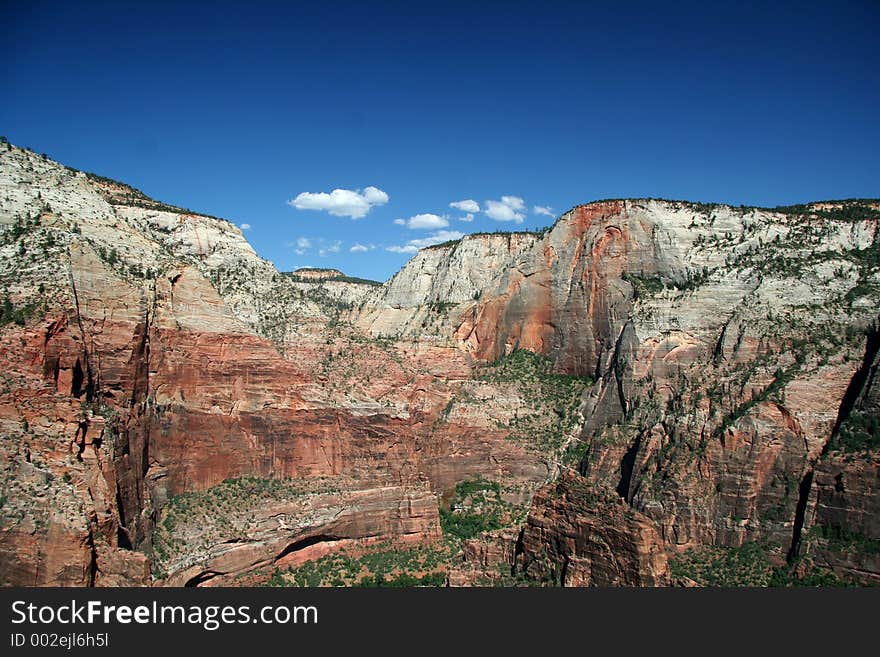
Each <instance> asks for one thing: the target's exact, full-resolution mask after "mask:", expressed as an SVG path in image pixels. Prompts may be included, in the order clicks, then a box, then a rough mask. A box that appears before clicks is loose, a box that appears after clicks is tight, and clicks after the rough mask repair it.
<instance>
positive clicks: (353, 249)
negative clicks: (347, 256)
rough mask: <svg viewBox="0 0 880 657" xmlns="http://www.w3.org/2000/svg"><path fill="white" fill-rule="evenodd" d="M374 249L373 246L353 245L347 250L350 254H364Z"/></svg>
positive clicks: (374, 246)
mask: <svg viewBox="0 0 880 657" xmlns="http://www.w3.org/2000/svg"><path fill="white" fill-rule="evenodd" d="M375 248H376V245H375V244H355V245H354V246H352V247H351V248H350V249H349V251H351V252H352V253H365V252H366V251H372V250H373V249H375Z"/></svg>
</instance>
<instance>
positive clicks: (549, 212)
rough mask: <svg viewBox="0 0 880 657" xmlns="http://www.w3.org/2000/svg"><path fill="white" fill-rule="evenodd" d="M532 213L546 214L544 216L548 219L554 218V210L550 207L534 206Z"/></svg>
mask: <svg viewBox="0 0 880 657" xmlns="http://www.w3.org/2000/svg"><path fill="white" fill-rule="evenodd" d="M532 212H534V213H535V214H544V215H547V216H548V217H552V216H554V215H553V208H551V207H550V206H549V205H535V206H532Z"/></svg>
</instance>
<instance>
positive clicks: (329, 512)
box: [0, 144, 880, 585]
mask: <svg viewBox="0 0 880 657" xmlns="http://www.w3.org/2000/svg"><path fill="white" fill-rule="evenodd" d="M4 149H5V150H4ZM878 217H880V211H878V203H877V202H876V201H864V202H828V203H821V204H811V205H809V206H800V207H795V208H783V209H777V210H775V211H774V210H765V209H758V208H731V207H728V206H720V205H711V206H710V205H699V204H692V203H684V202H671V201H659V200H648V199H643V200H621V201H605V202H597V203H592V204H589V205H586V206H579V207H578V208H575V209H573V210H572V211H570V212H568V213H566V214H565V215H563V216H562V217H560V219H559V220H557V222H556V223H555V224H554V225H553V226H552V227H551V228H549V229H547V230H545V231H543V232H541V233H513V234H496V235H474V236H467V237H465V238H463V239H462V240H460V241H458V242H454V243H450V244H446V245H440V246H437V247H432V248H429V249H424V250H422V251H421V252H419V253H418V254H417V255H416V256H414V258H413V259H412V260H411V261H410V262H409V263H408V264H407V265H406V266H405V267H404V268H403V269H402V270H401V271H400V272H398V274H397V275H395V277H393V278H392V279H391V280H390V281H389V282H387V283H385V284H384V285H374V284H370V283H369V282H362V281H357V280H354V281H352V280H341V279H340V276H339V275H338V274H336V273H333V274H332V275H331V274H328V273H321V274H319V275H318V276H317V280H315V276H310V275H309V273H308V272H306V273H305V275H303V274H298V273H296V272H295V273H294V274H295V275H294V276H289V275H283V274H281V273H279V272H278V271H277V270H276V269H275V268H274V267H273V266H272V264H271V263H268V262H266V261H264V260H262V259H260V258H259V257H258V256H257V255H256V254H255V253H254V251H253V249H252V248H251V247H250V246H249V245H248V244H247V242H246V240H245V239H244V237H243V235H242V234H241V232H240V231H239V230H238V229H237V228H236V227H235V226H234V225H232V224H230V223H229V222H225V221H223V220H220V219H216V218H212V217H207V216H204V215H198V214H196V213H191V212H189V211H186V210H184V209H181V208H175V207H172V206H167V205H165V204H162V203H159V202H156V201H153V200H152V199H149V198H147V197H146V196H144V195H143V194H141V193H140V192H137V191H136V190H134V189H132V188H130V187H127V186H125V185H121V184H119V183H116V182H114V181H109V180H107V179H103V178H99V177H96V176H92V175H90V174H84V173H82V172H77V171H75V170H72V169H69V168H67V167H64V166H62V165H59V164H57V163H55V162H52V161H51V160H48V159H45V158H43V157H41V156H38V155H36V154H34V153H31V152H29V151H26V150H23V149H19V148H16V147H14V146H11V145H8V144H2V145H0V225H2V226H3V228H2V245H0V254H2V258H0V263H2V264H0V285H2V288H3V290H4V297H5V299H7V300H8V301H7V304H6V305H5V306H4V310H3V318H4V325H3V326H2V327H0V351H2V353H3V357H4V362H5V363H7V365H6V368H5V369H4V371H3V373H2V387H0V435H2V445H0V446H2V452H3V463H4V466H3V470H2V481H3V505H2V506H0V516H2V521H3V531H2V535H0V552H2V553H3V557H4V559H3V562H4V563H6V564H10V566H8V567H7V568H5V569H2V571H0V576H2V581H3V582H4V583H6V584H25V585H45V584H56V585H57V584H71V585H118V584H133V583H134V584H150V583H153V584H163V583H164V584H170V585H179V584H185V583H189V584H193V585H203V584H216V583H235V582H238V581H240V578H242V577H248V578H253V577H256V578H257V580H253V581H259V577H260V573H264V576H265V577H268V576H269V575H270V574H271V573H272V572H273V571H275V572H277V570H278V569H279V568H282V567H284V568H287V567H292V566H294V565H296V564H300V563H302V562H303V560H304V559H311V558H317V559H319V560H320V558H322V555H325V554H329V553H331V552H333V551H334V550H337V549H348V548H347V547H346V546H358V545H359V546H364V545H370V544H372V543H375V542H380V543H382V544H383V545H384V544H385V543H384V542H385V541H387V540H392V541H397V542H400V544H401V545H405V544H413V543H416V544H420V543H426V544H437V541H439V540H441V538H440V537H441V533H442V535H443V536H444V538H443V539H442V540H449V539H450V537H455V536H458V537H459V538H461V539H462V540H463V541H464V542H463V543H460V544H458V543H456V544H455V545H458V546H459V547H455V546H453V547H454V549H453V554H456V555H458V556H455V557H454V558H455V559H458V560H459V561H458V564H457V565H455V564H451V565H450V566H449V573H450V575H449V581H450V582H453V583H456V584H467V583H485V582H493V583H513V584H522V583H535V582H544V583H556V584H563V585H591V584H592V585H597V584H598V585H618V584H625V585H662V584H666V583H669V582H670V581H672V580H673V579H674V577H675V573H677V572H692V571H694V568H691V570H688V564H689V563H697V561H698V560H699V558H701V557H700V555H701V554H703V553H704V552H705V551H706V550H710V549H711V550H738V549H744V548H748V547H749V546H752V545H755V546H760V549H761V550H762V551H763V552H762V554H766V556H767V559H768V560H769V561H768V563H771V564H772V565H773V567H776V568H780V569H786V572H787V573H794V575H793V576H794V577H795V579H797V578H801V579H803V578H806V577H808V576H812V574H813V573H815V572H821V573H823V574H829V576H831V577H834V578H837V579H838V580H840V581H858V582H870V581H876V580H877V579H878V563H877V557H876V555H877V553H878V552H880V551H878V550H877V545H878V544H880V543H878V539H880V534H878V532H880V528H878V526H877V518H878V517H880V513H878V507H877V504H878V501H877V497H876V490H877V478H878V458H877V452H878V448H880V445H878V444H877V440H876V436H877V410H878V409H877V403H876V402H877V399H876V397H877V394H876V384H875V379H876V376H875V375H876V368H877V337H876V336H877V319H878V317H877V308H878V303H877V301H878V291H880V262H878V260H880V259H878ZM342 278H344V277H342ZM468 482H471V483H468ZM473 482H487V483H485V485H484V484H480V485H478V486H476V489H475V490H476V491H477V492H476V493H474V492H473V491H471V492H470V493H469V494H468V495H464V496H463V497H462V496H459V497H456V495H457V493H455V491H460V490H461V486H462V485H464V484H467V486H469V487H470V488H473V487H474V486H475V484H474V483H473ZM481 486H482V488H481ZM470 488H469V489H468V490H470ZM480 491H483V492H480ZM493 491H494V492H493ZM181 509H187V510H188V513H190V514H191V515H193V517H194V518H201V519H202V520H201V521H200V522H198V523H195V524H193V523H192V522H187V521H185V519H183V516H182V515H181V512H180V510H181ZM249 509H252V510H253V511H249ZM357 549H362V548H357ZM701 563H702V562H701ZM704 571H705V569H703V570H701V571H700V572H701V573H704ZM780 572H781V571H780ZM273 579H274V578H273ZM248 581H252V580H248ZM689 581H690V580H689ZM792 581H794V580H792ZM698 583H699V582H698Z"/></svg>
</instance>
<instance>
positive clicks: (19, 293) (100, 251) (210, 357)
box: [0, 147, 548, 586]
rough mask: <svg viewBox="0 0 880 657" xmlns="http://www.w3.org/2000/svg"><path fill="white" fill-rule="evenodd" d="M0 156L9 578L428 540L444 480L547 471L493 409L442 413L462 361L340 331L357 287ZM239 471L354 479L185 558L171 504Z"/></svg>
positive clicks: (52, 169)
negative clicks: (316, 276) (278, 264)
mask: <svg viewBox="0 0 880 657" xmlns="http://www.w3.org/2000/svg"><path fill="white" fill-rule="evenodd" d="M0 157H2V163H0V164H2V167H0V172H2V177H0V197H2V198H3V206H2V220H3V221H2V222H3V224H4V233H3V244H2V247H0V248H2V251H3V258H2V265H0V278H2V284H3V287H4V290H5V298H8V299H9V304H8V305H9V316H8V317H7V311H6V309H4V319H5V320H6V322H8V323H6V322H4V325H3V327H2V331H0V352H2V355H3V358H4V363H5V364H6V368H5V369H4V371H3V382H4V385H3V387H2V389H0V423H2V425H0V426H2V438H3V440H2V450H3V456H4V457H5V458H4V459H3V463H4V464H5V465H4V466H3V472H2V481H3V498H4V499H3V505H2V508H0V511H2V519H3V532H2V536H0V552H2V554H3V555H4V556H6V557H8V558H6V559H4V561H3V564H4V565H3V566H0V582H2V583H3V584H7V585H15V584H22V585H35V584H36V585H77V586H83V585H92V584H94V585H120V584H148V583H150V582H151V581H153V582H155V583H169V584H174V585H177V584H182V583H188V582H193V583H203V582H208V581H209V580H210V581H212V582H219V581H225V580H224V577H226V576H229V577H234V576H235V575H238V574H241V573H242V572H245V571H247V570H249V569H256V568H264V567H271V566H272V565H273V564H275V563H276V562H277V563H284V562H285V560H286V561H289V560H290V555H291V554H292V553H293V552H297V551H298V550H299V548H296V549H293V548H291V547H290V546H292V545H299V544H300V543H301V542H305V545H306V547H311V545H312V544H311V543H310V541H317V542H320V543H322V544H327V545H329V544H332V543H334V542H340V541H346V540H389V539H391V540H399V541H403V542H413V541H416V542H418V541H432V540H435V539H436V538H437V537H438V535H439V528H438V515H437V509H438V505H437V498H438V495H439V494H440V493H442V491H443V490H444V487H447V486H454V485H455V483H456V482H457V481H460V480H461V479H464V478H468V477H472V476H475V475H483V474H486V475H491V476H495V477H504V478H506V479H507V480H509V481H510V482H513V483H516V482H522V483H523V484H524V485H525V486H526V488H527V489H529V488H530V489H534V488H535V487H537V486H538V485H539V484H540V483H541V482H542V481H543V479H544V477H546V474H547V472H548V468H547V466H546V465H544V464H543V461H542V458H541V455H540V454H535V453H532V452H529V451H527V450H525V449H524V448H523V447H521V446H518V445H516V444H512V443H510V442H508V441H506V440H505V438H506V434H505V433H504V432H502V431H500V430H490V431H484V427H485V425H486V423H487V419H486V418H485V417H482V418H478V419H477V421H476V423H474V422H473V421H471V420H469V419H468V418H467V417H465V416H462V417H459V418H455V419H454V420H453V421H451V422H449V421H446V419H442V420H440V419H439V416H440V414H441V413H442V412H443V411H444V409H445V408H446V407H447V406H449V405H450V403H451V401H452V398H453V397H454V395H455V392H456V386H458V385H460V383H461V381H462V380H465V379H467V378H468V377H469V376H470V374H471V370H472V367H473V359H471V358H470V357H469V356H467V355H466V354H462V353H460V352H458V351H454V350H451V349H448V348H443V347H436V346H431V345H425V346H423V345H419V344H405V343H400V344H398V343H387V342H382V341H376V340H371V339H368V338H366V337H365V336H363V335H362V334H360V333H356V332H354V331H353V330H352V329H351V328H348V327H347V326H346V325H339V324H338V323H337V321H336V320H337V319H338V316H339V313H340V303H339V295H337V297H336V298H334V297H333V293H332V291H331V292H328V289H329V288H327V287H319V288H316V287H315V283H312V282H309V283H301V282H297V281H292V280H290V279H289V278H288V277H285V276H282V275H281V274H279V273H278V272H277V271H276V270H275V269H274V267H272V265H271V264H270V263H268V262H265V261H263V260H261V259H260V258H258V257H257V256H256V254H255V253H254V252H253V250H252V249H251V247H250V246H249V245H248V244H247V243H246V242H245V241H244V239H243V237H242V236H241V233H240V232H239V231H238V229H237V228H235V227H234V226H233V225H232V224H229V223H227V222H225V221H222V220H219V219H214V218H211V217H205V216H201V215H195V214H192V213H188V212H185V211H183V210H181V209H178V208H172V207H170V206H165V205H163V204H159V203H157V202H155V201H152V200H150V199H147V198H146V197H143V196H142V195H140V194H139V193H138V192H137V191H136V190H132V189H131V188H126V187H125V186H123V185H120V184H118V183H113V182H112V181H107V180H105V179H98V178H95V177H91V176H88V175H86V174H83V173H81V172H76V171H73V170H70V169H66V168H64V167H62V166H60V165H58V164H56V163H53V162H51V161H47V160H43V159H42V158H41V157H39V156H36V155H34V154H33V153H30V152H28V151H24V150H21V149H17V148H14V147H9V148H8V149H6V150H2V152H0ZM59 271H60V272H61V274H60V275H59ZM335 283H339V284H340V285H347V286H349V287H352V286H354V288H357V287H369V288H372V287H373V286H371V285H366V284H360V283H348V282H344V281H342V282H340V281H324V282H323V283H322V286H326V285H331V284H335ZM13 315H15V321H9V320H11V319H12V318H13ZM19 319H20V321H19ZM438 427H442V430H441V431H440V432H439V433H440V434H441V435H440V436H437V433H438V431H437V429H438ZM242 478H245V479H248V480H250V479H254V480H256V481H257V482H262V483H260V486H265V487H268V488H267V489H269V490H274V489H272V488H271V486H272V484H271V482H276V481H289V480H296V481H299V482H304V483H303V485H306V484H309V482H312V484H314V486H317V485H318V483H316V482H322V481H325V480H327V479H328V478H330V479H332V480H333V481H334V482H336V483H335V484H334V488H332V490H324V491H320V490H315V491H312V492H311V493H309V494H307V495H305V496H304V497H303V496H299V497H297V498H296V500H295V504H294V505H293V506H292V507H291V504H292V502H291V501H289V500H287V499H286V498H284V497H283V496H282V497H281V498H278V497H273V496H272V495H269V496H268V498H266V499H265V500H264V504H263V505H262V506H261V508H264V507H265V508H272V509H275V512H276V515H275V516H273V517H272V518H267V519H265V521H261V522H258V523H257V524H256V525H254V526H251V525H242V526H237V525H235V523H233V522H232V521H231V520H230V521H228V522H226V523H221V524H222V527H223V530H222V531H218V532H216V533H214V534H211V535H210V536H209V537H208V539H206V540H207V541H208V543H204V544H203V543H201V542H197V541H193V542H191V545H189V546H185V547H184V549H183V554H181V553H180V552H181V550H180V547H181V545H180V541H181V538H180V537H176V538H175V537H171V538H169V537H168V536H167V535H165V534H163V532H162V531H161V529H162V528H163V527H164V526H165V525H166V524H167V523H169V522H171V521H170V520H169V517H170V514H172V513H173V511H174V509H175V508H177V507H179V505H180V504H184V503H185V502H186V501H187V500H188V499H190V498H189V497H188V496H192V495H196V494H200V493H203V492H205V491H208V492H210V491H217V490H221V491H222V490H226V488H225V487H224V486H228V484H226V483H224V482H229V481H239V480H241V479H242ZM310 485H311V484H310ZM206 494H207V493H206ZM234 512H235V509H234V508H233V507H230V508H228V509H226V510H224V511H222V512H219V514H220V515H221V516H224V514H228V515H230V517H231V516H233V515H234ZM209 516H210V517H211V518H213V517H214V516H213V515H211V514H209ZM281 517H283V518H284V521H283V522H282V523H277V522H276V520H277V519H278V518H281ZM233 526H234V527H235V528H234V529H233ZM183 533H184V534H186V532H185V531H184V532H183ZM230 546H234V549H233V548H232V547H230ZM190 548H192V549H190Z"/></svg>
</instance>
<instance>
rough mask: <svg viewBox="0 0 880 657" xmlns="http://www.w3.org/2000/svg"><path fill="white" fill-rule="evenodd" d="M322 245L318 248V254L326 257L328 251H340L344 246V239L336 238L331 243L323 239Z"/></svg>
mask: <svg viewBox="0 0 880 657" xmlns="http://www.w3.org/2000/svg"><path fill="white" fill-rule="evenodd" d="M321 244H322V246H321V247H320V248H319V249H318V255H319V256H321V257H322V258H323V257H325V256H326V255H327V254H328V253H339V251H340V249H341V248H342V241H341V240H335V241H333V242H330V243H324V240H321Z"/></svg>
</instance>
